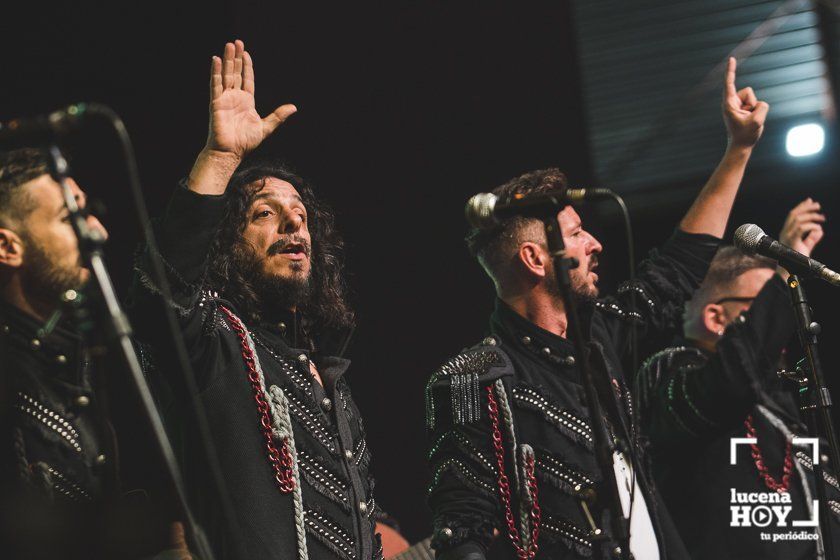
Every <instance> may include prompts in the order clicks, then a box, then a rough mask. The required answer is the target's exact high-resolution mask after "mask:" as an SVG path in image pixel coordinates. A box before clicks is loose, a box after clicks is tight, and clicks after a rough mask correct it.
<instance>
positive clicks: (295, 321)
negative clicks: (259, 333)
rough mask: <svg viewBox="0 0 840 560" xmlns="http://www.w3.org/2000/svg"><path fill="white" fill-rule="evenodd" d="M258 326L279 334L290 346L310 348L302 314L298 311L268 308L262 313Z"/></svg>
mask: <svg viewBox="0 0 840 560" xmlns="http://www.w3.org/2000/svg"><path fill="white" fill-rule="evenodd" d="M260 326H261V327H262V328H263V329H266V330H268V331H270V332H272V333H275V334H278V335H280V337H281V338H283V340H284V341H285V342H286V344H288V345H289V346H291V347H292V348H306V349H311V346H312V345H311V343H310V341H309V337H307V336H306V333H305V332H304V329H303V316H302V315H301V313H300V312H299V311H291V310H289V309H282V308H270V309H268V310H266V311H265V312H264V313H263V314H262V319H261V321H260Z"/></svg>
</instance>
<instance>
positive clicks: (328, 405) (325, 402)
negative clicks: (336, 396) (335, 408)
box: [321, 397, 332, 412]
mask: <svg viewBox="0 0 840 560" xmlns="http://www.w3.org/2000/svg"><path fill="white" fill-rule="evenodd" d="M321 408H322V409H324V411H325V412H329V411H330V410H332V401H331V400H330V399H329V398H327V397H324V398H323V399H322V400H321Z"/></svg>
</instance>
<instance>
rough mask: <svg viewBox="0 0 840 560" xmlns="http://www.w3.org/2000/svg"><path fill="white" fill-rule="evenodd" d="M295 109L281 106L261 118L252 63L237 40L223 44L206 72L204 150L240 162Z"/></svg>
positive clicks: (249, 56)
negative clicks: (207, 116)
mask: <svg viewBox="0 0 840 560" xmlns="http://www.w3.org/2000/svg"><path fill="white" fill-rule="evenodd" d="M296 110H297V108H296V107H295V106H294V105H281V106H280V107H278V108H277V109H275V110H274V111H273V112H272V113H270V114H269V115H268V116H266V117H265V118H261V117H260V115H259V113H257V110H256V107H255V106H254V63H253V61H252V60H251V55H250V54H248V51H246V50H245V44H244V43H243V42H242V41H239V40H237V41H236V42H235V43H227V44H226V45H225V51H224V55H223V57H222V58H219V57H217V56H214V57H213V60H212V63H211V68H210V130H209V132H208V134H207V146H206V148H205V149H209V150H215V151H218V152H225V153H231V154H234V155H236V156H238V157H239V158H240V159H241V158H242V157H244V156H245V155H246V154H247V153H248V152H250V151H252V150H253V149H254V148H256V147H257V146H259V145H260V144H261V143H262V141H263V140H265V139H266V138H267V137H268V136H269V135H270V134H271V133H272V132H274V131H275V130H276V129H277V127H278V126H280V124H281V123H282V122H283V121H285V120H286V119H287V118H288V117H289V116H290V115H291V114H292V113H294V112H295V111H296Z"/></svg>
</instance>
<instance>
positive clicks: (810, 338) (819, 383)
mask: <svg viewBox="0 0 840 560" xmlns="http://www.w3.org/2000/svg"><path fill="white" fill-rule="evenodd" d="M787 284H788V288H790V296H791V301H792V303H793V309H794V312H795V314H796V329H797V333H798V334H799V341H800V343H801V344H802V349H803V350H804V351H805V358H806V360H807V362H808V368H807V371H806V372H805V375H806V376H808V375H809V374H810V378H811V379H810V382H811V383H810V386H811V402H810V403H809V404H807V405H806V408H807V409H808V412H809V416H810V418H809V422H808V424H809V427H810V429H811V432H812V435H813V436H816V438H817V441H819V428H820V427H822V429H823V433H824V434H825V438H826V440H828V452H829V457H830V458H831V465H832V466H833V468H834V470H835V472H836V471H837V469H838V468H840V456H838V447H837V435H836V433H835V432H834V424H833V423H832V421H831V395H830V394H829V392H828V387H826V385H825V378H824V377H823V372H822V364H821V363H820V357H819V354H818V352H817V335H819V334H820V330H821V328H820V325H819V323H817V322H816V321H814V320H813V318H812V316H811V306H810V305H809V304H808V298H807V297H806V296H805V290H804V289H803V287H802V282H801V281H800V279H799V277H798V276H796V275H795V274H791V275H790V277H789V278H788V282H787ZM820 458H821V457H820V450H819V444H818V445H817V456H816V457H815V460H814V469H813V470H814V477H815V478H816V480H815V484H816V487H817V498H818V500H819V517H820V529H821V530H822V540H823V547H824V548H825V558H826V560H833V559H834V558H835V551H834V542H833V540H832V538H831V530H832V528H831V513H830V511H829V509H828V498H827V496H826V486H825V485H826V481H825V478H823V466H822V461H821V460H820Z"/></svg>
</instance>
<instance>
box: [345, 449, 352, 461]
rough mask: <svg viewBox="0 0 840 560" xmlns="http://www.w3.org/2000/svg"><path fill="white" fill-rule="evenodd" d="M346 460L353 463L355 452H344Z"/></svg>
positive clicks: (346, 450) (347, 450)
mask: <svg viewBox="0 0 840 560" xmlns="http://www.w3.org/2000/svg"><path fill="white" fill-rule="evenodd" d="M344 458H345V459H347V460H348V461H352V460H353V452H352V451H350V450H349V449H345V450H344Z"/></svg>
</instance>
